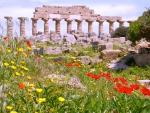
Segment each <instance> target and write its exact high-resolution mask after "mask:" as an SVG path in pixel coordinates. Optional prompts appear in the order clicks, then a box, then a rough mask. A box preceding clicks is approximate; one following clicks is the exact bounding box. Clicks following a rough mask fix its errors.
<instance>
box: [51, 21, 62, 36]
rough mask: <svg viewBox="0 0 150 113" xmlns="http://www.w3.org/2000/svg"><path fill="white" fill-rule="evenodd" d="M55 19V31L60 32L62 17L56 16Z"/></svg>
mask: <svg viewBox="0 0 150 113" xmlns="http://www.w3.org/2000/svg"><path fill="white" fill-rule="evenodd" d="M53 21H55V32H56V33H57V34H60V21H61V19H60V18H55V19H53Z"/></svg>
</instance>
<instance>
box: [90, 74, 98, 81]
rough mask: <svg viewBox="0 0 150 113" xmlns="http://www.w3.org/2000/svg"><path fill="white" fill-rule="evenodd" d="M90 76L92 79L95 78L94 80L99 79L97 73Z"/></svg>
mask: <svg viewBox="0 0 150 113" xmlns="http://www.w3.org/2000/svg"><path fill="white" fill-rule="evenodd" d="M91 77H92V78H93V79H95V80H98V79H100V76H98V75H96V74H94V75H92V76H91Z"/></svg>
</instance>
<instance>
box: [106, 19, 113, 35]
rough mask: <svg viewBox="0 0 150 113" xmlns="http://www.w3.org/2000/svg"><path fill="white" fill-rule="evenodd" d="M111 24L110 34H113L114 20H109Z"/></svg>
mask: <svg viewBox="0 0 150 113" xmlns="http://www.w3.org/2000/svg"><path fill="white" fill-rule="evenodd" d="M107 22H109V34H111V33H112V32H113V31H114V22H115V21H114V20H107Z"/></svg>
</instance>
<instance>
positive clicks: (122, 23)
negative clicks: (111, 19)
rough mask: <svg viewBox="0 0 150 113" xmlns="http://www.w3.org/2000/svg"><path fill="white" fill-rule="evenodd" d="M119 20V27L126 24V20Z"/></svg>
mask: <svg viewBox="0 0 150 113" xmlns="http://www.w3.org/2000/svg"><path fill="white" fill-rule="evenodd" d="M117 22H118V23H119V27H121V26H123V25H124V22H125V21H124V20H117Z"/></svg>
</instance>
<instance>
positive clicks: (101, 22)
mask: <svg viewBox="0 0 150 113" xmlns="http://www.w3.org/2000/svg"><path fill="white" fill-rule="evenodd" d="M96 21H97V22H98V23H99V30H98V31H99V36H100V35H101V34H102V33H103V22H104V20H96Z"/></svg>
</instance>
